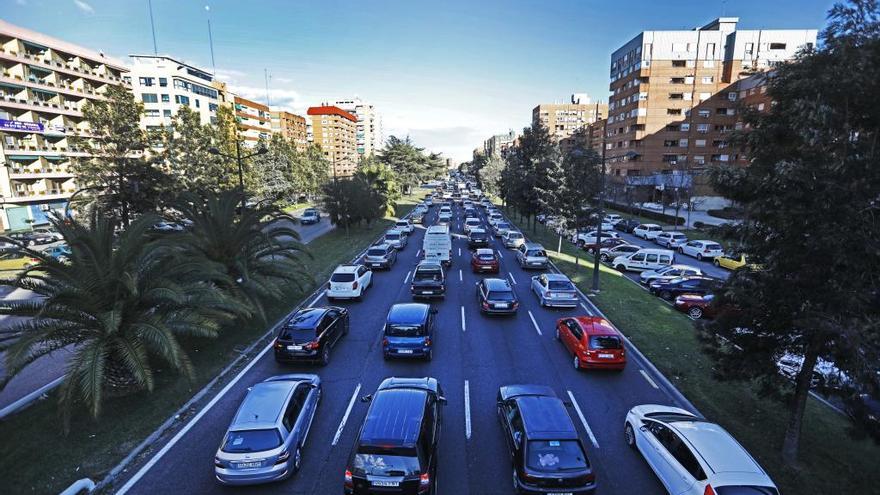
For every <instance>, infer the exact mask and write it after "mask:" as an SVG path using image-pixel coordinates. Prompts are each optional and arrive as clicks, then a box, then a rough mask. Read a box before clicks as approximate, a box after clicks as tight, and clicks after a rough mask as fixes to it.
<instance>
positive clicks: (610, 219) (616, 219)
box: [605, 213, 623, 225]
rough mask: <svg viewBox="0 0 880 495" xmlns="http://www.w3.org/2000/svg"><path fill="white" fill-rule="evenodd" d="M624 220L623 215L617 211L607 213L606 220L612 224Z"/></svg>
mask: <svg viewBox="0 0 880 495" xmlns="http://www.w3.org/2000/svg"><path fill="white" fill-rule="evenodd" d="M621 220H623V217H622V216H620V215H618V214H617V213H606V214H605V221H606V222H608V223H610V224H611V225H617V222H619V221H621Z"/></svg>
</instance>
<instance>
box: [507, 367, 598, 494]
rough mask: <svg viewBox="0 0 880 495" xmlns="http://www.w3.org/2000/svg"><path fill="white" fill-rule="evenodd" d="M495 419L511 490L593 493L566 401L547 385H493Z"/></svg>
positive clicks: (592, 477) (593, 483)
mask: <svg viewBox="0 0 880 495" xmlns="http://www.w3.org/2000/svg"><path fill="white" fill-rule="evenodd" d="M496 403H497V413H498V420H499V421H500V422H501V429H502V430H503V432H504V438H505V439H506V440H507V447H508V449H509V451H510V458H511V460H512V462H513V489H514V492H516V493H526V494H554V493H555V494H560V495H561V494H563V493H569V494H572V495H575V494H577V495H585V494H592V493H595V490H596V474H595V472H594V471H593V468H592V466H591V464H590V461H589V458H588V457H587V451H586V449H585V448H584V442H583V441H582V440H581V438H580V434H578V430H577V428H575V426H574V422H573V421H572V420H571V416H569V414H568V411H567V410H566V408H565V403H563V402H562V400H560V399H559V397H557V396H556V393H555V392H554V391H553V389H551V388H550V387H546V386H542V385H521V384H520V385H507V386H504V387H500V388H499V389H498V395H497V398H496Z"/></svg>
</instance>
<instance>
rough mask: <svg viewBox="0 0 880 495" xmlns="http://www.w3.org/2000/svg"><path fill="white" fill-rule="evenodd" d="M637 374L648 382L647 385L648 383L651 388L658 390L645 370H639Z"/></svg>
mask: <svg viewBox="0 0 880 495" xmlns="http://www.w3.org/2000/svg"><path fill="white" fill-rule="evenodd" d="M639 373H641V374H642V376H643V377H645V380H648V383H650V384H651V386H652V387H654V388H658V389H659V388H660V387H658V386H657V384H656V383H654V380H652V379H651V375H649V374H648V372H646V371H645V370H639Z"/></svg>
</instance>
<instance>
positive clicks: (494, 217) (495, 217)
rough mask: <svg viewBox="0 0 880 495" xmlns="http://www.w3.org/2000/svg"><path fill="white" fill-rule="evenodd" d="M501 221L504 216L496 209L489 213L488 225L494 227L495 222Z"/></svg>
mask: <svg viewBox="0 0 880 495" xmlns="http://www.w3.org/2000/svg"><path fill="white" fill-rule="evenodd" d="M503 221H504V217H503V216H501V213H498V212H497V211H496V212H493V213H490V214H489V226H490V227H495V224H496V223H498V222H503Z"/></svg>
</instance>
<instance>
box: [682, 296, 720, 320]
mask: <svg viewBox="0 0 880 495" xmlns="http://www.w3.org/2000/svg"><path fill="white" fill-rule="evenodd" d="M714 298H715V296H713V295H712V294H706V295H702V296H701V295H699V294H682V295H680V296H678V297H676V298H675V309H677V310H679V311H681V312H682V313H687V315H688V316H690V317H691V318H693V319H694V320H699V319H700V318H714V317H715V307H714V306H712V300H713V299H714Z"/></svg>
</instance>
